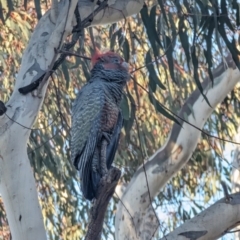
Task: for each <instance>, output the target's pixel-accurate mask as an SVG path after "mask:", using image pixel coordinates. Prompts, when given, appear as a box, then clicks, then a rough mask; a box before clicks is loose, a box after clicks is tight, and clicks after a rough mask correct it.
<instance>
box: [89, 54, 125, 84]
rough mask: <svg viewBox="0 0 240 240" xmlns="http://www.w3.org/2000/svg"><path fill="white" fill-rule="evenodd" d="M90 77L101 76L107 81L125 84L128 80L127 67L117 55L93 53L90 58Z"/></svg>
mask: <svg viewBox="0 0 240 240" xmlns="http://www.w3.org/2000/svg"><path fill="white" fill-rule="evenodd" d="M91 61H92V66H93V68H92V71H91V72H92V75H95V74H97V75H98V76H99V74H102V76H103V77H104V79H106V80H108V81H120V82H122V83H126V82H127V81H128V80H129V79H130V74H129V66H128V63H127V62H125V60H124V59H123V58H122V57H121V56H120V55H118V54H117V53H114V52H111V51H108V52H105V53H101V52H100V51H99V50H96V51H95V54H94V55H93V56H92V59H91Z"/></svg>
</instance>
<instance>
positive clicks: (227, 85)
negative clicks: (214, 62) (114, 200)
mask: <svg viewBox="0 0 240 240" xmlns="http://www.w3.org/2000/svg"><path fill="white" fill-rule="evenodd" d="M227 65H228V66H227ZM213 77H214V86H213V87H212V82H211V80H210V79H208V78H207V79H205V80H204V82H203V84H202V86H203V89H204V93H205V94H206V96H207V98H208V100H209V102H210V104H211V106H212V107H210V106H209V105H208V104H207V103H206V101H205V100H204V99H203V96H202V95H201V94H200V92H199V90H195V91H194V92H193V93H192V94H191V96H190V97H189V98H188V99H187V101H186V102H185V104H184V106H183V107H182V109H181V111H180V113H179V116H181V117H182V118H183V119H186V116H187V119H186V120H187V121H188V122H190V123H191V124H193V125H194V126H196V127H198V128H200V129H202V127H203V125H204V123H205V122H206V120H207V119H208V117H209V116H210V114H211V113H212V112H213V110H214V108H215V107H216V106H217V104H218V103H220V102H221V101H222V100H223V99H224V98H225V97H226V95H227V94H228V93H229V92H230V91H231V90H232V89H233V88H234V86H235V85H236V83H237V82H238V81H239V80H240V72H239V70H238V69H237V68H236V66H235V64H234V63H233V60H232V58H231V57H230V56H229V57H228V58H227V59H226V60H225V61H224V63H222V64H221V65H219V66H218V67H217V68H216V69H215V70H214V71H213ZM189 105H190V106H191V107H189ZM180 122H181V123H182V127H181V126H179V125H177V124H174V125H173V128H172V131H171V133H170V135H169V138H168V140H167V142H166V144H165V145H164V146H163V147H162V148H160V149H159V150H158V151H157V152H156V153H155V154H154V155H153V156H152V157H150V158H149V160H148V161H147V162H146V163H145V169H146V174H147V179H148V186H149V189H148V187H147V184H146V177H145V173H144V168H143V166H141V167H140V168H139V169H138V170H137V172H136V173H135V174H134V176H133V177H132V179H131V181H130V183H129V185H128V187H127V188H126V190H125V192H124V193H123V196H122V202H123V203H124V205H125V206H126V208H127V209H128V211H129V212H127V210H126V208H125V207H124V206H123V205H122V204H121V202H119V204H118V208H117V214H116V221H115V228H116V233H115V237H116V239H119V240H121V239H125V240H126V239H131V240H133V239H150V238H151V237H152V235H153V234H154V232H155V231H156V228H152V229H150V228H148V227H147V225H149V224H148V223H149V222H152V223H155V224H156V223H157V220H156V218H155V216H153V215H151V216H153V219H155V220H153V219H151V218H149V217H145V216H146V215H148V212H149V210H150V209H151V201H152V199H153V198H154V197H155V196H156V195H157V194H158V193H159V192H160V191H161V189H162V188H163V187H164V185H165V184H166V182H167V181H168V180H169V179H171V177H173V176H174V175H175V174H176V173H177V172H178V171H179V170H180V169H181V168H182V167H183V166H184V165H185V164H186V163H187V161H188V160H189V159H190V157H191V155H192V153H193V151H194V150H195V148H196V145H197V142H198V139H199V137H200V134H201V132H200V131H199V130H197V129H196V128H194V127H192V126H191V125H189V124H187V123H183V122H182V121H180ZM148 191H149V192H150V197H149V192H148ZM150 198H151V199H150ZM130 215H131V216H132V218H133V219H132V218H131V217H130ZM216 221H217V219H216ZM146 228H147V229H146ZM135 229H137V232H136V231H135ZM219 231H220V230H219Z"/></svg>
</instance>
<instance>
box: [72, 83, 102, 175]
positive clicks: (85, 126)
mask: <svg viewBox="0 0 240 240" xmlns="http://www.w3.org/2000/svg"><path fill="white" fill-rule="evenodd" d="M101 92H102V89H101V85H98V84H94V83H91V84H87V85H85V86H84V87H83V88H82V89H81V90H80V92H79V93H78V96H77V98H76V100H75V101H74V104H73V108H72V128H71V161H72V163H73V164H74V166H75V167H76V168H77V169H78V170H81V169H82V168H85V167H84V165H86V164H88V163H89V159H90V158H92V156H93V153H94V149H95V146H96V143H97V141H98V135H99V129H100V124H101V122H100V117H101V116H100V115H101V110H102V107H103V104H104V95H103V94H101ZM79 156H81V159H80V158H79Z"/></svg>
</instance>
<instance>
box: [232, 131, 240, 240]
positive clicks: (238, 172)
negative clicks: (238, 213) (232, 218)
mask: <svg viewBox="0 0 240 240" xmlns="http://www.w3.org/2000/svg"><path fill="white" fill-rule="evenodd" d="M235 141H236V142H239V143H240V128H238V133H237V134H236V136H235ZM231 182H232V193H236V192H240V146H239V145H236V146H235V150H234V156H233V161H232V176H231ZM237 229H240V226H237V228H236V229H235V230H237ZM234 237H235V240H239V239H240V233H239V232H236V233H235V234H234Z"/></svg>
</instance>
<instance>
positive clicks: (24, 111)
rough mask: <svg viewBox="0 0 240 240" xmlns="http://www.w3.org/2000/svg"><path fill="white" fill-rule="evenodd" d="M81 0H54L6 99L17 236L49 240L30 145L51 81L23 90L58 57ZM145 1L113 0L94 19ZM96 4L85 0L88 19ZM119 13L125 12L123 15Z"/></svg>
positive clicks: (6, 196)
mask: <svg viewBox="0 0 240 240" xmlns="http://www.w3.org/2000/svg"><path fill="white" fill-rule="evenodd" d="M69 2H70V6H68V5H69ZM77 3H78V1H77V0H71V1H68V0H63V1H61V2H60V3H58V1H54V0H53V6H54V7H53V8H52V9H51V10H49V11H47V12H46V14H45V15H44V16H43V17H42V18H41V19H40V21H39V23H38V25H37V26H36V28H35V30H34V32H33V34H32V36H31V39H30V41H29V44H28V46H27V48H26V50H25V52H24V55H23V58H22V63H21V68H20V71H19V73H18V76H17V79H16V84H15V88H14V92H13V94H12V96H11V98H10V100H9V101H8V102H7V103H6V106H7V112H6V114H7V115H8V116H9V117H10V118H11V119H12V120H10V119H9V118H8V117H7V116H6V115H5V114H4V115H2V116H0V193H1V196H2V199H3V202H4V207H5V210H6V213H7V218H8V221H9V226H10V230H11V233H12V238H13V240H17V239H19V240H23V239H24V240H32V239H34V240H38V239H39V240H44V239H46V231H45V229H44V224H43V217H42V213H41V208H40V206H39V202H38V194H37V190H36V185H35V180H34V177H33V172H32V169H31V166H30V163H29V159H28V157H27V153H26V146H27V141H28V138H29V134H30V130H29V129H27V128H31V127H32V125H33V123H34V122H35V120H36V117H37V115H38V111H39V109H40V107H41V105H42V102H43V98H44V95H45V91H46V88H47V83H46V84H45V85H44V87H43V88H42V90H41V96H39V94H35V95H34V94H32V93H29V94H27V95H21V94H20V93H19V92H18V89H19V88H20V87H24V86H26V85H28V84H30V83H31V82H33V81H35V80H37V79H38V78H39V77H40V76H42V75H43V74H44V73H46V71H47V70H49V66H51V64H52V63H53V62H54V61H55V60H56V59H57V57H58V56H56V54H55V49H58V48H59V46H61V45H62V43H63V41H64V39H65V38H66V36H67V35H69V34H70V33H71V31H72V29H73V26H74V24H75V23H76V20H75V16H74V10H75V7H76V5H77ZM142 5H143V1H140V0H139V1H138V0H128V1H127V0H124V1H123V0H116V1H109V6H110V7H108V9H105V10H106V11H102V12H101V14H100V13H99V14H98V15H97V16H95V18H94V19H93V22H92V23H93V24H95V25H96V24H103V23H108V22H114V21H118V20H120V19H123V18H124V15H125V17H126V16H128V15H130V14H134V13H138V12H139V11H140V9H141V7H142ZM92 6H93V5H92ZM93 9H94V6H93V7H92V9H90V10H89V1H87V0H86V1H84V0H79V10H80V14H81V19H82V20H84V18H83V17H87V16H88V14H90V13H91V12H92V10H93ZM119 12H123V13H124V14H121V16H120V15H119ZM84 14H85V15H84ZM61 40H62V41H61ZM18 123H19V124H21V125H23V126H26V127H27V128H25V127H22V126H21V125H19V124H18Z"/></svg>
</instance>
